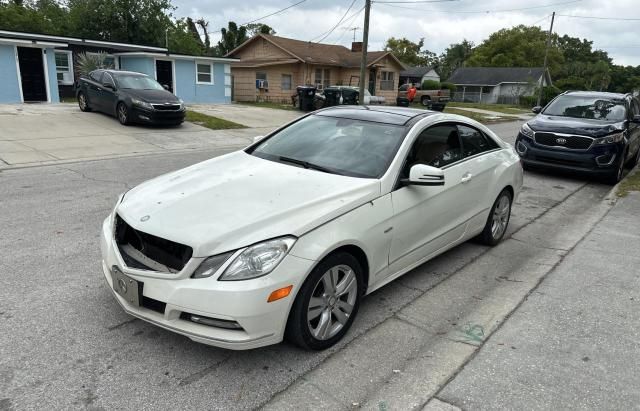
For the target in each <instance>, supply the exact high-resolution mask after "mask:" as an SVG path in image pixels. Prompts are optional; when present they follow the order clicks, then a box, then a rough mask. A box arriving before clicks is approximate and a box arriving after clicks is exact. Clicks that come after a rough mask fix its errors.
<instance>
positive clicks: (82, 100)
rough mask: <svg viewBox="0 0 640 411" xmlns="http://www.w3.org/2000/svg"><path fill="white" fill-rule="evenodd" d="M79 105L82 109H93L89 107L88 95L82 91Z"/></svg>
mask: <svg viewBox="0 0 640 411" xmlns="http://www.w3.org/2000/svg"><path fill="white" fill-rule="evenodd" d="M78 107H80V111H83V112H88V111H91V107H89V101H88V100H87V96H85V95H84V93H83V92H82V91H81V92H79V93H78Z"/></svg>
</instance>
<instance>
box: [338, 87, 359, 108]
mask: <svg viewBox="0 0 640 411" xmlns="http://www.w3.org/2000/svg"><path fill="white" fill-rule="evenodd" d="M358 94H360V93H359V92H358V90H354V89H352V88H343V89H342V104H347V105H357V104H358Z"/></svg>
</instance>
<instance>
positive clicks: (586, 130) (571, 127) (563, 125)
mask: <svg viewBox="0 0 640 411" xmlns="http://www.w3.org/2000/svg"><path fill="white" fill-rule="evenodd" d="M527 124H528V125H529V127H531V129H532V130H533V131H547V132H553V133H564V134H577V135H582V136H590V137H595V138H597V137H603V136H606V135H609V134H611V133H615V132H616V131H622V130H624V122H604V121H600V120H592V119H583V118H571V117H561V116H547V115H545V114H538V115H537V116H536V117H534V118H533V119H531V120H529V121H528V122H527Z"/></svg>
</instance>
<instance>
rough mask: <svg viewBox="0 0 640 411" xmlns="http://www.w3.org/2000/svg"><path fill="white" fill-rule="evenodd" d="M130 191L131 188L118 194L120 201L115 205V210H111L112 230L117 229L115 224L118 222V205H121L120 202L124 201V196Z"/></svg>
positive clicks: (110, 223) (110, 222)
mask: <svg viewBox="0 0 640 411" xmlns="http://www.w3.org/2000/svg"><path fill="white" fill-rule="evenodd" d="M128 192H129V190H127V191H125V192H124V193H122V194H120V195H119V196H118V201H116V205H115V206H114V207H113V211H111V215H109V225H110V226H111V229H112V230H115V227H114V224H115V222H116V210H117V209H118V206H119V205H120V203H122V201H123V200H124V196H125V195H127V193H128Z"/></svg>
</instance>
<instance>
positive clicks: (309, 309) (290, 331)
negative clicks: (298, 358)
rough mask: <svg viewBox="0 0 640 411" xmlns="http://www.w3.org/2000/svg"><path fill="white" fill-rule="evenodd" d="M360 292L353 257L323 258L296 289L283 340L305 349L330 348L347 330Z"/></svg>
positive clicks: (342, 254)
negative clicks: (297, 290)
mask: <svg viewBox="0 0 640 411" xmlns="http://www.w3.org/2000/svg"><path fill="white" fill-rule="evenodd" d="M363 290H364V283H363V272H362V267H361V266H360V263H358V260H357V259H356V258H355V257H354V256H352V255H351V254H348V253H345V252H338V253H336V254H332V255H330V256H328V257H326V258H325V259H324V260H322V261H321V262H320V263H319V264H318V265H317V266H316V267H315V268H314V269H313V271H311V274H309V277H308V278H307V279H306V281H305V282H304V283H303V285H302V288H300V291H299V292H298V295H297V297H296V300H295V302H294V303H293V306H292V307H291V312H290V313H289V319H288V321H287V328H286V331H285V337H286V338H287V340H289V341H290V342H292V343H294V344H296V345H298V346H299V347H302V348H305V349H311V350H324V349H326V348H329V347H331V346H333V345H334V344H335V343H337V342H338V341H340V340H341V339H342V337H343V336H344V335H345V334H346V333H347V331H348V330H349V328H350V327H351V324H352V323H353V320H354V318H355V317H356V315H357V313H358V308H359V306H360V298H361V296H362V291H363Z"/></svg>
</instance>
